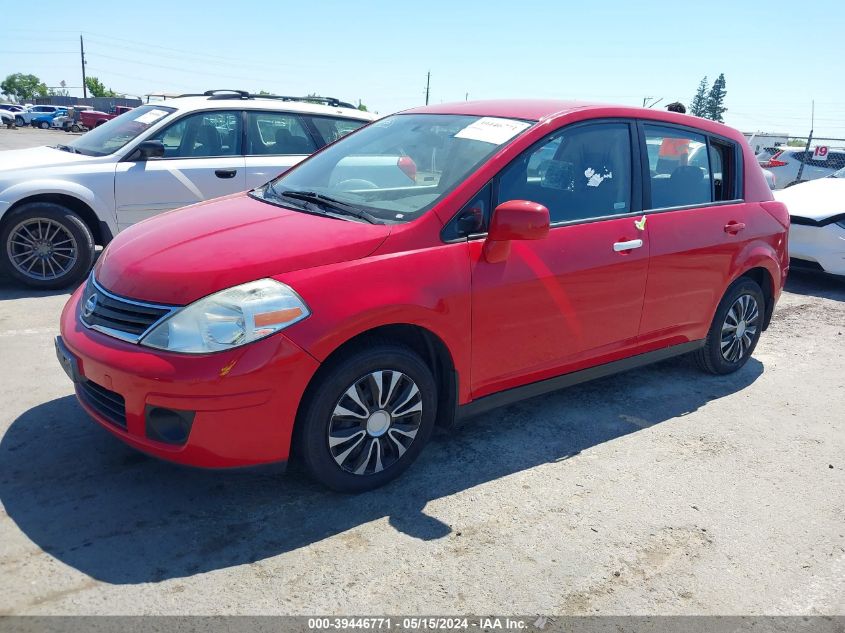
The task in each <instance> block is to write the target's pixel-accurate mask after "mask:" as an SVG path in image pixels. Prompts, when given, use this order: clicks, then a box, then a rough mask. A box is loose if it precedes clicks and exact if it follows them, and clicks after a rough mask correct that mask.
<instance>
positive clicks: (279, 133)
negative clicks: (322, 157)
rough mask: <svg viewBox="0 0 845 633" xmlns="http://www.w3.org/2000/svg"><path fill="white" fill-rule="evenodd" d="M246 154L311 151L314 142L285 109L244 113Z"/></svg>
mask: <svg viewBox="0 0 845 633" xmlns="http://www.w3.org/2000/svg"><path fill="white" fill-rule="evenodd" d="M246 129H247V132H246V140H247V151H246V153H247V154H248V155H260V154H274V155H284V154H311V153H313V152H315V151H317V145H316V143H314V140H313V139H312V138H311V135H310V134H309V133H308V130H306V129H305V124H304V123H303V121H301V120H300V118H299V117H298V116H297V115H295V114H291V113H287V112H247V128H246Z"/></svg>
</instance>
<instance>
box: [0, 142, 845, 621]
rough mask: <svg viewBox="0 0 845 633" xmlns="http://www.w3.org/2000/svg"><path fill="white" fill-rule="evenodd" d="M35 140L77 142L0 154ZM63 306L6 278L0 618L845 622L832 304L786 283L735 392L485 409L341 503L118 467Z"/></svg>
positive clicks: (657, 371) (674, 381) (617, 394)
mask: <svg viewBox="0 0 845 633" xmlns="http://www.w3.org/2000/svg"><path fill="white" fill-rule="evenodd" d="M32 134H39V135H44V137H45V138H48V139H55V138H57V137H58V136H62V137H64V136H66V135H64V134H63V133H60V132H50V131H46V132H41V131H36V130H32V131H30V130H17V131H7V130H0V147H3V146H4V145H5V147H8V146H9V145H8V139H7V137H12V136H14V135H20V137H18V138H15V142H20V143H22V142H23V141H20V140H19V139H20V138H22V137H23V135H32ZM31 138H33V139H34V137H31ZM38 142H43V141H41V140H40V137H39V140H33V141H31V143H38ZM53 142H58V141H53ZM66 299H67V294H66V293H36V292H30V291H26V290H22V289H19V288H17V287H15V286H14V285H13V284H12V283H11V282H10V281H8V280H4V279H0V359H2V361H3V362H2V364H0V401H2V403H3V406H2V409H0V436H1V437H0V503H2V513H0V614H23V613H27V614H35V613H38V614H67V613H86V614H105V613H110V614H116V613H121V614H170V613H180V614H184V613H190V614H224V613H225V614H229V613H262V614H289V613H315V612H317V613H333V614H343V613H367V614H379V613H395V614H398V613H424V614H438V613H443V614H452V613H470V612H475V613H524V614H532V613H538V614H596V613H600V614H723V615H724V614H842V613H845V476H843V472H845V471H843V468H845V460H844V459H843V456H845V431H843V426H844V425H845V416H844V415H843V410H845V354H843V352H845V282H842V281H838V280H832V279H827V278H822V277H811V276H804V275H798V274H795V275H793V276H792V277H791V279H790V281H789V284H788V291H787V292H786V293H785V294H784V296H783V297H782V299H781V302H780V304H779V305H778V308H777V311H776V313H775V317H774V320H773V322H772V325H771V328H770V329H769V331H768V332H766V333H765V334H764V336H763V338H762V340H761V342H760V345H759V346H758V348H757V351H756V353H755V356H754V358H753V359H752V360H751V361H750V362H749V363H748V364H747V365H746V367H745V368H743V369H742V370H741V371H740V372H738V373H736V374H734V375H732V376H727V377H712V376H707V375H704V374H700V373H698V372H697V371H696V370H695V369H694V368H693V367H692V366H691V365H690V364H689V363H688V362H687V361H686V360H685V359H676V360H672V361H667V362H664V363H661V364H659V365H655V366H653V367H650V368H646V369H641V370H637V371H633V372H629V373H627V374H623V375H619V376H615V377H612V378H607V379H603V380H601V381H598V382H594V383H591V384H587V385H581V386H578V387H574V388H571V389H569V390H566V391H562V392H558V393H555V394H551V395H548V396H543V397H540V398H536V399H533V400H530V401H526V402H523V403H521V404H518V405H514V406H511V407H508V408H505V409H500V410H497V411H493V412H491V413H488V414H486V415H484V416H481V417H479V418H476V419H474V420H472V421H470V422H468V423H466V424H465V425H464V426H462V427H461V428H459V429H458V430H457V431H455V432H453V433H451V434H445V433H444V434H441V435H439V436H436V437H435V438H434V440H433V442H432V444H431V445H430V446H429V447H428V448H427V449H426V451H425V452H424V453H423V455H422V456H421V458H420V460H419V461H418V463H417V464H416V465H415V466H413V467H412V468H411V469H410V470H409V471H408V472H407V473H406V474H405V475H404V476H403V477H401V478H400V479H399V480H398V481H395V482H393V483H392V484H391V485H389V486H387V487H386V488H383V489H381V490H378V491H375V492H372V493H368V494H365V495H361V496H354V497H353V496H343V495H339V494H335V493H331V492H327V491H325V490H323V489H321V488H320V487H318V486H316V485H315V484H313V483H311V482H310V481H309V480H308V479H306V478H305V477H304V476H303V475H301V474H299V473H297V472H291V473H289V474H287V475H285V476H278V475H258V474H246V473H220V472H207V471H196V470H190V469H184V468H179V467H176V466H172V465H168V464H165V463H161V462H158V461H155V460H153V459H150V458H146V457H144V456H142V455H139V454H137V453H135V452H133V451H131V450H130V449H128V448H126V447H124V446H123V445H122V444H121V443H120V442H118V441H117V440H115V439H113V438H112V437H111V436H110V435H108V434H107V433H106V432H105V431H103V430H102V429H100V428H99V427H97V426H96V425H95V424H94V423H93V422H91V421H90V420H89V419H87V418H86V416H85V414H84V413H83V412H82V411H81V409H80V408H79V406H78V405H77V404H76V401H75V399H74V397H73V395H72V389H71V385H70V383H69V381H68V380H67V379H66V377H65V376H64V374H63V373H62V370H61V369H60V368H59V365H58V363H57V362H56V360H55V357H54V352H53V345H52V338H53V336H54V335H55V334H56V332H57V320H58V315H59V311H60V309H61V306H62V305H63V303H64V302H65V301H66Z"/></svg>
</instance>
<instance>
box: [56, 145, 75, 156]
mask: <svg viewBox="0 0 845 633" xmlns="http://www.w3.org/2000/svg"><path fill="white" fill-rule="evenodd" d="M55 147H56V149H60V150H62V151H63V152H70V153H71V154H79V150H77V149H76V148H75V147H71V146H70V145H62V144H61V143H59V144H58V145H56V146H55Z"/></svg>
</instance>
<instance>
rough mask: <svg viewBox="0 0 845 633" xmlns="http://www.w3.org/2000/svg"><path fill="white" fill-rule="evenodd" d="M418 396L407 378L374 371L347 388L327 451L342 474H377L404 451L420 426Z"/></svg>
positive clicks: (337, 408)
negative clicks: (342, 471)
mask: <svg viewBox="0 0 845 633" xmlns="http://www.w3.org/2000/svg"><path fill="white" fill-rule="evenodd" d="M422 415H423V405H422V394H421V393H420V390H419V387H417V385H416V383H415V382H414V381H413V380H412V379H411V378H410V377H409V376H407V375H406V374H403V373H402V372H399V371H395V370H388V369H384V370H379V371H374V372H371V373H369V374H367V375H366V376H363V377H361V378H359V379H358V380H356V381H355V382H354V383H353V384H352V385H350V386H349V387H348V388H347V389H346V391H344V392H343V395H341V397H340V398H339V399H338V401H337V403H336V404H335V407H334V410H333V412H332V416H331V421H330V423H329V429H328V443H329V452H330V453H331V455H332V457H333V458H334V461H335V462H336V463H337V465H338V466H340V467H341V468H342V469H343V470H344V471H346V472H349V473H352V474H355V475H370V474H374V473H379V472H381V471H383V470H385V469H387V468H390V467H391V466H392V465H393V464H395V463H396V462H397V461H398V460H399V459H400V458H401V457H402V455H404V454H405V452H406V451H407V450H408V448H409V447H410V446H411V444H412V443H413V442H414V439H415V438H416V436H417V433H418V432H419V430H420V424H421V423H422Z"/></svg>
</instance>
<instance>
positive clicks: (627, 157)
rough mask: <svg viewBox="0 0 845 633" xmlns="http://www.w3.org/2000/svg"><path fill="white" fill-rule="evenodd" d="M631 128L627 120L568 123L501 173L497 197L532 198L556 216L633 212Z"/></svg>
mask: <svg viewBox="0 0 845 633" xmlns="http://www.w3.org/2000/svg"><path fill="white" fill-rule="evenodd" d="M631 185H632V177H631V134H630V127H629V126H628V124H626V123H600V124H593V125H585V126H580V127H575V128H569V129H566V130H563V131H562V132H558V133H555V134H554V135H553V136H551V137H549V139H548V140H547V141H545V142H543V143H541V144H540V145H535V146H534V147H532V148H531V149H529V150H527V151H526V152H525V153H524V154H523V155H522V156H520V157H519V158H517V159H516V160H515V161H514V162H513V163H511V164H510V165H508V166H507V167H506V168H505V169H504V170H503V171H502V172H501V174H500V176H499V183H498V190H497V202H498V203H499V204H501V203H502V202H506V201H508V200H531V201H532V202H539V203H540V204H542V205H544V206H545V207H546V208H548V210H549V216H550V219H551V221H552V222H567V221H572V220H586V219H592V218H599V217H605V216H611V215H621V214H625V213H630V212H631V197H632V195H631Z"/></svg>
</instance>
